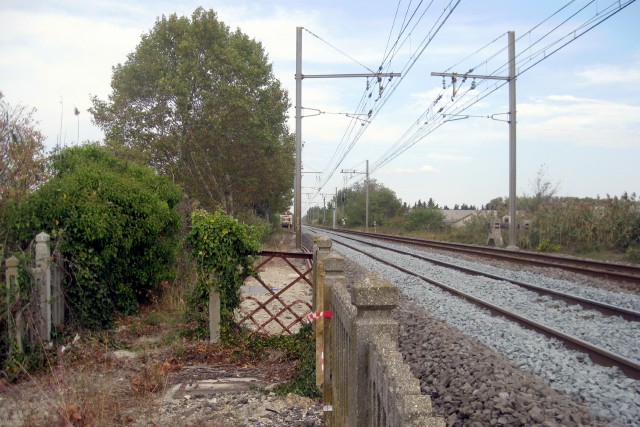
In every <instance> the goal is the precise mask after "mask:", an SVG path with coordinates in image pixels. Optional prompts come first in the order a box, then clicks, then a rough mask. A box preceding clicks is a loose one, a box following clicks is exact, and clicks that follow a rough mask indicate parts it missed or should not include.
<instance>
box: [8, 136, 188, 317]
mask: <svg viewBox="0 0 640 427" xmlns="http://www.w3.org/2000/svg"><path fill="white" fill-rule="evenodd" d="M51 169H52V171H53V177H52V178H51V179H50V180H49V181H47V182H46V183H45V184H43V185H42V186H41V187H40V188H38V189H37V190H36V191H34V192H33V193H32V194H30V195H29V196H28V197H26V199H25V200H24V202H23V203H22V204H21V205H20V206H19V207H18V208H17V211H16V214H15V215H14V216H13V219H12V222H11V224H10V225H11V227H10V229H11V232H12V236H13V238H14V241H15V245H16V246H17V248H27V247H28V246H29V244H30V242H31V241H32V240H33V238H34V237H35V235H36V234H38V233H40V232H41V231H47V232H48V233H49V234H51V236H52V240H53V246H54V247H55V249H56V250H57V251H59V252H60V253H61V254H62V256H63V258H64V259H65V262H66V267H67V270H68V272H69V275H68V277H67V283H66V284H65V294H66V298H67V302H68V306H69V308H70V316H71V319H73V320H75V321H76V322H77V324H78V325H81V326H82V327H86V328H91V329H101V328H105V327H110V326H112V325H113V322H114V320H115V318H116V316H117V315H124V314H132V313H136V312H137V310H138V308H139V305H140V304H141V303H146V302H148V301H149V300H150V298H151V296H152V295H153V294H154V292H156V291H157V289H158V286H159V284H160V283H161V282H162V281H163V280H166V279H168V278H171V276H172V272H173V261H174V258H175V255H176V252H177V250H178V247H179V234H178V233H179V231H180V223H181V220H180V216H179V214H178V212H177V211H176V206H177V204H178V203H179V202H180V201H181V199H182V193H181V191H180V189H179V188H178V187H177V186H176V185H174V184H172V183H171V182H170V181H169V180H167V179H166V178H165V177H164V176H161V175H158V174H156V173H155V172H154V171H153V170H152V169H151V168H149V167H145V166H141V165H138V164H136V163H133V162H129V161H125V160H120V159H118V158H116V157H115V155H113V154H112V153H110V152H109V151H107V150H106V149H105V148H102V147H99V146H97V145H85V146H81V147H73V148H68V149H65V150H62V151H61V152H59V153H58V154H56V155H54V156H53V157H52V161H51Z"/></svg>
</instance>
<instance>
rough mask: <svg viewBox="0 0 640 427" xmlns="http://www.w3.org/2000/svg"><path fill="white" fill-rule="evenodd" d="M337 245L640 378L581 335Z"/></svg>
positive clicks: (630, 365)
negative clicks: (540, 321)
mask: <svg viewBox="0 0 640 427" xmlns="http://www.w3.org/2000/svg"><path fill="white" fill-rule="evenodd" d="M336 243H337V244H340V245H343V246H345V247H347V248H349V249H352V250H354V251H356V252H360V253H362V254H364V255H366V256H368V257H370V258H372V259H374V260H376V261H378V262H380V263H382V264H385V265H388V266H389V267H392V268H395V269H397V270H399V271H402V272H403V273H405V274H408V275H411V276H414V277H417V278H419V279H421V280H423V281H425V282H427V283H430V284H432V285H435V286H437V287H439V288H441V289H443V290H445V291H447V292H450V293H452V294H454V295H456V296H458V297H461V298H464V299H466V300H468V301H470V302H472V303H474V304H476V305H479V306H481V307H484V308H487V309H489V310H490V311H491V312H492V313H497V314H501V315H503V316H505V317H507V318H509V319H512V320H514V321H515V322H517V323H519V324H521V325H523V326H525V327H528V328H531V329H535V330H536V331H538V332H540V333H542V334H544V335H546V336H548V337H552V338H556V339H559V340H560V341H562V342H564V343H565V344H566V345H567V346H569V347H570V348H573V349H576V350H579V351H581V352H584V353H587V354H588V355H589V357H590V359H591V360H592V361H593V362H594V363H597V364H599V365H602V366H615V367H617V368H619V369H621V370H622V371H623V372H624V373H625V374H626V375H627V376H628V377H630V378H633V379H636V380H638V379H640V363H638V362H636V361H634V360H631V359H629V358H626V357H624V356H621V355H619V354H615V353H613V352H611V351H609V350H606V349H604V348H602V347H599V346H597V345H594V344H591V343H589V342H587V341H584V340H582V339H580V338H577V337H574V336H572V335H569V334H565V333H564V332H562V331H558V330H557V329H554V328H550V327H548V326H546V325H543V324H541V323H538V322H535V321H533V320H531V319H527V318H526V317H523V316H520V315H519V314H516V313H513V312H511V311H509V310H506V309H504V308H501V307H499V306H497V305H495V304H492V303H490V302H488V301H485V300H483V299H481V298H477V297H474V296H473V295H471V294H468V293H466V292H462V291H460V290H458V289H455V288H453V287H451V286H448V285H445V284H444V283H440V282H438V281H436V280H433V279H429V278H428V277H425V276H422V275H420V274H418V273H415V272H413V271H411V270H408V269H406V268H404V267H400V266H399V265H395V264H393V263H392V262H389V261H387V260H384V259H382V258H379V257H376V256H374V255H371V254H370V253H367V252H366V251H363V250H361V249H357V248H355V247H353V246H351V245H348V244H345V243H341V242H336Z"/></svg>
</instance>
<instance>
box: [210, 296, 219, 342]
mask: <svg viewBox="0 0 640 427" xmlns="http://www.w3.org/2000/svg"><path fill="white" fill-rule="evenodd" d="M219 339H220V292H219V291H218V290H216V289H214V288H213V287H211V289H210V290H209V342H210V343H211V344H216V343H217V342H218V340H219Z"/></svg>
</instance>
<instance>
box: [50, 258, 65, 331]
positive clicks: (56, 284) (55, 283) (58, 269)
mask: <svg viewBox="0 0 640 427" xmlns="http://www.w3.org/2000/svg"><path fill="white" fill-rule="evenodd" d="M52 261H53V262H52V263H51V266H52V268H51V322H52V324H53V327H54V328H58V327H60V326H61V325H62V323H63V322H64V295H63V293H62V276H63V271H64V267H63V266H64V264H63V261H62V257H61V255H60V253H59V252H54V255H53V256H52Z"/></svg>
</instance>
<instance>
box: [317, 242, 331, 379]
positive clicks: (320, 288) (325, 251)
mask: <svg viewBox="0 0 640 427" xmlns="http://www.w3.org/2000/svg"><path fill="white" fill-rule="evenodd" d="M313 240H314V244H313V255H314V259H313V287H314V292H313V310H314V311H316V312H318V311H323V310H325V307H328V306H326V305H324V302H325V296H324V293H325V284H324V283H325V277H326V271H325V265H324V259H325V258H326V257H327V256H328V255H329V253H330V251H331V239H330V238H329V237H327V236H324V235H317V236H315V237H314V239H313ZM327 309H328V308H327ZM324 322H325V319H324V318H323V317H321V318H319V319H317V320H316V321H315V322H314V327H315V330H316V386H318V389H320V390H322V383H323V381H324V376H323V375H322V366H321V358H322V357H321V356H322V355H321V352H322V346H323V345H324V327H325V323H324Z"/></svg>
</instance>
